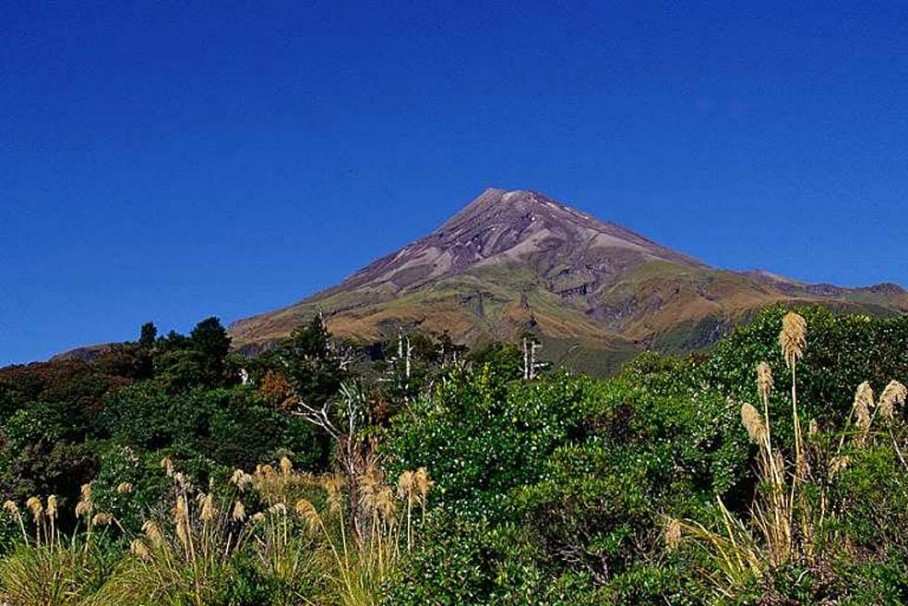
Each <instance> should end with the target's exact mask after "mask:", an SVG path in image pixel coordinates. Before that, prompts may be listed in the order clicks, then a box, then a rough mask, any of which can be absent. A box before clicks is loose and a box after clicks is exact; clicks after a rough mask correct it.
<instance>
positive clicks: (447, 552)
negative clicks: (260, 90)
mask: <svg viewBox="0 0 908 606" xmlns="http://www.w3.org/2000/svg"><path fill="white" fill-rule="evenodd" d="M798 312H799V314H800V315H796V314H789V313H788V312H787V311H786V310H783V309H781V308H773V309H768V310H766V311H764V312H763V313H761V314H759V315H758V316H757V317H756V319H755V320H754V321H753V322H752V323H751V324H749V325H748V326H746V327H743V328H741V329H738V330H736V331H734V332H733V333H732V334H731V335H729V336H728V337H727V338H726V339H724V340H723V341H722V342H721V343H720V344H719V345H718V346H716V347H715V348H714V349H713V351H711V352H710V353H709V354H708V355H699V356H693V357H688V358H666V357H660V356H656V355H653V354H647V355H643V356H641V357H640V358H638V359H637V360H635V361H633V362H632V363H630V364H629V365H627V366H626V367H625V368H624V369H623V370H622V371H621V372H620V373H619V374H618V375H617V376H614V377H611V378H609V379H595V378H591V377H587V376H583V375H575V374H571V373H568V372H564V371H561V370H558V369H551V370H548V371H546V372H545V373H543V375H542V376H541V377H538V378H537V379H535V380H532V381H526V380H524V379H523V372H522V369H521V364H522V361H523V358H522V352H520V351H519V350H518V349H517V348H516V347H511V346H507V345H495V346H492V347H489V348H487V349H485V350H483V351H477V352H465V351H464V350H463V348H458V347H455V346H454V345H453V344H452V343H451V342H450V339H447V337H446V336H445V335H440V336H439V335H436V336H425V335H417V334H411V335H409V336H405V335H401V337H400V338H399V339H395V340H393V341H392V342H389V343H385V344H379V345H377V346H372V347H370V348H365V349H364V348H360V347H358V346H356V345H355V344H350V343H340V342H337V341H335V340H333V339H331V337H330V335H329V334H328V333H327V332H326V331H325V329H324V327H323V325H322V324H321V322H320V321H319V320H318V319H317V318H316V319H314V320H313V321H312V322H311V323H310V324H309V325H307V326H304V327H301V328H300V329H298V330H297V331H295V332H294V334H293V335H292V336H291V337H290V338H288V339H287V340H285V341H284V342H283V343H281V344H279V345H278V346H276V347H275V348H273V349H271V350H269V351H267V352H265V353H263V354H262V355H260V356H258V357H256V358H254V359H251V360H247V359H242V358H239V357H237V356H235V355H234V354H231V353H230V351H229V339H228V338H227V335H226V333H225V331H224V330H223V328H222V327H221V325H220V323H219V322H217V320H214V319H209V320H205V321H204V322H202V323H200V324H199V325H198V326H197V327H196V328H195V329H194V330H193V331H192V332H191V333H190V335H188V336H183V335H178V334H175V333H171V334H169V335H166V336H162V337H158V336H157V334H156V331H155V330H154V327H153V326H151V325H146V326H145V327H143V329H142V332H141V337H140V339H139V340H138V341H137V342H135V343H131V344H125V345H122V346H120V347H118V348H116V349H114V350H111V351H108V352H105V353H104V354H102V355H101V356H99V357H98V358H96V359H94V360H92V361H87V362H83V361H63V362H54V363H49V364H40V365H32V366H27V367H11V368H8V369H3V370H0V422H2V441H0V465H2V467H0V491H2V497H3V499H7V502H6V504H5V505H4V508H3V514H2V516H3V521H4V522H3V525H2V528H0V550H2V554H3V555H2V557H0V595H2V597H3V599H4V600H5V601H6V602H8V603H10V604H14V605H17V604H23V605H26V604H27V605H33V604H34V605H37V604H47V605H51V604H80V605H81V604H84V605H88V604H97V605H111V606H114V605H120V604H173V605H183V604H187V605H188V604H193V605H201V604H210V605H224V606H227V605H237V606H238V605H250V606H251V605H261V604H274V605H285V604H286V605H289V604H305V605H309V604H347V605H359V604H385V605H394V606H398V605H401V606H408V605H411V604H412V605H417V604H419V605H424V604H429V605H432V604H438V605H461V604H462V605H470V606H473V605H475V606H481V605H489V606H492V605H496V606H497V605H502V606H504V605H518V604H541V605H552V606H555V605H562V604H564V605H566V604H570V605H571V606H582V605H586V604H590V605H592V604H655V603H664V604H713V603H730V604H798V603H805V604H808V603H809V604H823V603H827V604H848V603H850V604H864V603H891V604H901V603H906V602H908V533H906V532H905V531H906V522H905V518H906V514H908V463H906V457H908V414H906V411H905V396H906V393H905V388H904V387H903V386H902V385H901V383H899V382H898V381H899V380H905V378H906V375H908V347H906V345H908V319H905V318H889V319H880V318H868V317H863V316H837V315H833V314H831V313H829V312H828V311H825V310H823V309H820V308H807V309H802V310H798ZM241 377H242V378H241Z"/></svg>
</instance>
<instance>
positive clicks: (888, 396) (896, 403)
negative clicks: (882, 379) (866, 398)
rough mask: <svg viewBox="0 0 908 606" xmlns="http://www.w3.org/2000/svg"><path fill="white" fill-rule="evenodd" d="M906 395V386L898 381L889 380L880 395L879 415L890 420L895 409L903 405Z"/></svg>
mask: <svg viewBox="0 0 908 606" xmlns="http://www.w3.org/2000/svg"><path fill="white" fill-rule="evenodd" d="M906 396H908V388H906V387H905V386H904V385H902V384H901V383H899V382H898V381H890V382H889V384H888V385H886V388H885V389H884V390H883V393H882V394H881V395H880V403H879V411H880V417H882V418H883V419H885V420H887V421H891V420H892V419H893V418H894V417H895V411H896V409H897V408H898V407H900V406H904V405H905V397H906Z"/></svg>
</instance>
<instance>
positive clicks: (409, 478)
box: [397, 470, 415, 500]
mask: <svg viewBox="0 0 908 606" xmlns="http://www.w3.org/2000/svg"><path fill="white" fill-rule="evenodd" d="M413 476H414V474H413V472H412V471H409V470H407V471H405V472H403V473H402V474H400V477H398V478H397V495H398V496H399V497H400V498H402V499H407V500H411V499H412V498H413V495H414V493H415V483H414V478H413Z"/></svg>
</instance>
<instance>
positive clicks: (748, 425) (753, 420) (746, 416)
mask: <svg viewBox="0 0 908 606" xmlns="http://www.w3.org/2000/svg"><path fill="white" fill-rule="evenodd" d="M741 423H742V424H743V425H744V429H746V430H747V435H749V436H750V439H751V440H752V441H753V442H754V443H755V444H762V443H763V442H764V441H765V440H766V435H767V434H766V423H764V422H763V416H762V415H761V414H760V413H759V412H758V411H757V409H756V408H754V407H753V405H751V404H748V403H746V402H745V403H744V404H743V405H741Z"/></svg>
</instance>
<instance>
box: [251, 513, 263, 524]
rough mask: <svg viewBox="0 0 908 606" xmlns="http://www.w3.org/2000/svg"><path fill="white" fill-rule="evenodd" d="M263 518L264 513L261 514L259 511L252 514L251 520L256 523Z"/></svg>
mask: <svg viewBox="0 0 908 606" xmlns="http://www.w3.org/2000/svg"><path fill="white" fill-rule="evenodd" d="M264 520H265V514H263V513H262V512H261V511H260V512H258V513H256V514H255V515H253V516H252V521H253V522H255V523H256V524H258V523H259V522H262V521H264Z"/></svg>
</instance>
